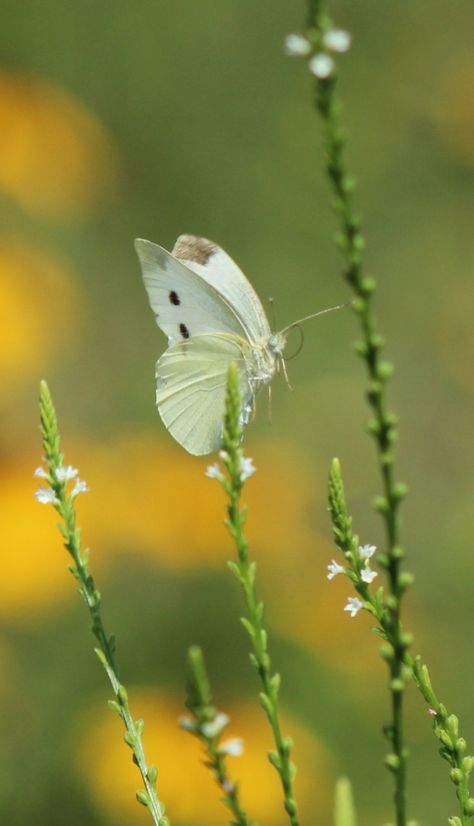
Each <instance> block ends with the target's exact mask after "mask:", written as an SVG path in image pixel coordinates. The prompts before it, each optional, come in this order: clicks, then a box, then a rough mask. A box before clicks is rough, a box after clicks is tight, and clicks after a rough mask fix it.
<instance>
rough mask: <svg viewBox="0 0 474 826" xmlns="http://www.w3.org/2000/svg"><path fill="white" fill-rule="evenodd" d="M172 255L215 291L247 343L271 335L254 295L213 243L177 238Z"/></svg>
mask: <svg viewBox="0 0 474 826" xmlns="http://www.w3.org/2000/svg"><path fill="white" fill-rule="evenodd" d="M172 255H173V256H175V257H176V258H178V259H179V260H180V261H182V262H183V263H184V264H185V265H186V266H187V267H189V268H190V269H191V270H193V272H195V273H196V274H197V275H199V276H201V278H202V279H203V280H204V281H205V282H206V283H207V284H209V285H210V286H211V287H214V289H215V290H217V292H218V293H219V295H220V296H221V297H222V299H223V300H224V301H225V302H226V303H227V304H228V306H229V307H231V308H232V310H233V311H234V313H235V315H236V316H237V318H238V319H239V322H240V324H241V326H242V328H243V329H244V330H245V333H246V335H247V338H248V339H249V341H251V342H254V341H259V340H262V339H267V338H268V337H269V336H270V326H269V324H268V320H267V317H266V315H265V311H264V309H263V307H262V304H261V302H260V299H259V297H258V295H257V293H256V292H255V290H254V289H253V287H252V285H251V284H250V282H249V281H248V279H247V278H246V277H245V275H244V274H243V272H242V271H241V270H240V269H239V267H238V266H237V264H236V263H235V261H233V260H232V258H231V257H230V255H227V253H226V252H224V250H223V249H222V248H221V247H219V246H218V245H217V244H215V243H214V241H209V240H208V239H207V238H198V237H197V236H195V235H180V236H179V238H178V240H177V241H176V244H175V245H174V248H173V252H172Z"/></svg>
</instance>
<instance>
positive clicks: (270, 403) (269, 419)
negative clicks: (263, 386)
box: [268, 384, 272, 424]
mask: <svg viewBox="0 0 474 826" xmlns="http://www.w3.org/2000/svg"><path fill="white" fill-rule="evenodd" d="M268 424H272V386H271V384H269V385H268Z"/></svg>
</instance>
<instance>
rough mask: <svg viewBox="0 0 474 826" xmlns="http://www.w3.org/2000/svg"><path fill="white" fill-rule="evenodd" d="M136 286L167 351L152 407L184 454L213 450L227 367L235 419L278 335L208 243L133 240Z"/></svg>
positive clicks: (258, 382)
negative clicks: (232, 375)
mask: <svg viewBox="0 0 474 826" xmlns="http://www.w3.org/2000/svg"><path fill="white" fill-rule="evenodd" d="M135 246H136V249H137V253H138V257H139V260H140V264H141V268H142V273H143V280H144V283H145V287H146V290H147V293H148V297H149V300H150V304H151V307H152V309H153V311H154V313H155V318H156V322H157V324H158V326H159V327H160V328H161V330H162V331H163V332H164V333H165V335H166V336H167V338H168V349H167V350H166V351H165V352H164V353H163V355H162V356H161V358H160V359H159V360H158V362H157V364H156V404H157V408H158V411H159V413H160V416H161V418H162V420H163V422H164V424H165V426H166V428H167V429H168V430H169V432H170V433H171V434H172V436H174V438H175V439H176V440H177V441H178V442H179V443H180V444H181V445H183V447H185V448H186V450H188V451H189V452H190V453H193V454H195V455H201V454H205V453H211V452H213V451H215V450H218V449H219V447H220V443H221V436H222V422H223V416H224V404H225V391H226V383H227V374H228V368H229V365H230V364H231V363H235V364H236V366H237V372H238V376H239V386H240V396H241V400H242V414H241V420H242V423H243V424H247V422H248V420H249V418H250V415H251V412H252V409H253V407H254V404H255V399H256V396H257V394H258V393H259V391H260V390H261V389H262V387H264V386H265V385H266V384H268V383H269V382H270V381H271V380H272V378H273V376H274V375H275V373H276V372H278V370H279V369H280V365H282V364H283V362H282V352H283V348H284V346H285V343H286V333H285V331H282V332H281V333H272V332H271V330H270V325H269V323H268V320H267V317H266V315H265V311H264V309H263V307H262V305H261V302H260V299H259V298H258V296H257V294H256V292H255V291H254V289H253V287H252V286H251V284H250V283H249V281H248V280H247V279H246V277H245V276H244V274H243V273H242V272H241V270H240V269H239V268H238V267H237V265H236V264H235V263H234V262H233V261H232V259H231V258H230V257H229V256H228V255H227V254H226V253H225V252H224V251H223V250H222V249H221V248H220V247H218V246H217V245H216V244H214V243H213V242H212V241H208V240H207V239H205V238H197V237H196V236H192V235H181V236H180V237H179V238H178V240H177V242H176V244H175V246H174V248H173V252H172V253H169V252H167V251H166V250H164V249H163V248H162V247H159V246H158V245H157V244H153V243H152V242H150V241H144V240H141V239H138V240H137V241H136V242H135Z"/></svg>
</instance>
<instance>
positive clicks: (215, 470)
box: [206, 464, 224, 482]
mask: <svg viewBox="0 0 474 826" xmlns="http://www.w3.org/2000/svg"><path fill="white" fill-rule="evenodd" d="M206 476H208V477H209V479H218V480H219V482H222V480H223V479H224V474H223V473H222V470H221V469H220V467H219V465H218V464H215V465H209V466H208V467H207V468H206Z"/></svg>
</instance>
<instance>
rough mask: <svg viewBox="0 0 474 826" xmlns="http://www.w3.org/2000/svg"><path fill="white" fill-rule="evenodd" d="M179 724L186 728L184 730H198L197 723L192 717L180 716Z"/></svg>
mask: <svg viewBox="0 0 474 826" xmlns="http://www.w3.org/2000/svg"><path fill="white" fill-rule="evenodd" d="M178 725H179V727H180V728H182V729H184V731H190V732H192V733H193V732H194V731H195V730H196V725H195V723H194V721H193V720H191V718H190V717H185V716H183V717H180V718H179V720H178Z"/></svg>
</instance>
